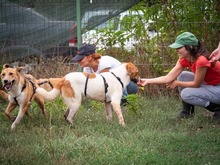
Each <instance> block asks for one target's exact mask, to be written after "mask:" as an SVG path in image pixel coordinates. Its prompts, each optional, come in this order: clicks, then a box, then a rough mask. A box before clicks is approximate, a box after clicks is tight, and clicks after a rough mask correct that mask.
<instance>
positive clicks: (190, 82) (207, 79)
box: [139, 32, 220, 120]
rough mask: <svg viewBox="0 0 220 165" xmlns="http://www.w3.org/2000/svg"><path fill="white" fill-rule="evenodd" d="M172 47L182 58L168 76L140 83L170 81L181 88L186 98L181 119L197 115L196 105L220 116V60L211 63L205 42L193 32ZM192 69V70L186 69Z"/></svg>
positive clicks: (219, 117) (169, 85) (164, 82)
mask: <svg viewBox="0 0 220 165" xmlns="http://www.w3.org/2000/svg"><path fill="white" fill-rule="evenodd" d="M169 47H171V48H174V49H176V52H177V54H178V56H179V59H178V61H177V63H176V65H175V66H174V67H173V68H172V70H171V71H170V72H169V73H168V74H167V75H165V76H161V77H157V78H151V79H146V78H144V79H141V81H140V82H139V85H141V86H145V85H148V84H166V85H167V87H168V88H175V87H178V89H179V92H180V97H181V99H182V106H183V107H182V111H181V112H180V114H179V117H180V118H188V117H192V116H193V115H194V106H200V107H204V108H206V109H208V110H209V111H212V112H214V115H213V119H214V120H219V119H220V105H219V104H220V97H219V94H220V63H219V62H218V61H217V62H216V63H214V64H212V63H210V62H209V53H208V52H207V50H206V48H205V47H204V45H203V44H202V43H201V42H200V41H198V39H197V38H196V37H195V35H193V34H192V33H190V32H184V33H182V34H180V35H179V36H177V38H176V40H175V43H173V44H172V45H170V46H169ZM186 68H189V69H190V70H191V71H192V72H189V71H185V69H186Z"/></svg>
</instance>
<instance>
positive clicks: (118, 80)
mask: <svg viewBox="0 0 220 165" xmlns="http://www.w3.org/2000/svg"><path fill="white" fill-rule="evenodd" d="M111 73H112V74H113V75H114V76H115V78H117V79H118V81H119V82H120V83H121V86H122V89H124V84H123V82H122V81H121V79H120V78H119V77H118V76H116V75H115V74H114V73H113V72H111Z"/></svg>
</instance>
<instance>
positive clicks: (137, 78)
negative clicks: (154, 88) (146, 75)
mask: <svg viewBox="0 0 220 165" xmlns="http://www.w3.org/2000/svg"><path fill="white" fill-rule="evenodd" d="M140 80H141V78H140V77H136V78H133V79H131V81H132V82H134V83H136V84H137V83H138V82H139V81H140Z"/></svg>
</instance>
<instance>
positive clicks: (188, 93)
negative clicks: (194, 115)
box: [180, 88, 192, 103]
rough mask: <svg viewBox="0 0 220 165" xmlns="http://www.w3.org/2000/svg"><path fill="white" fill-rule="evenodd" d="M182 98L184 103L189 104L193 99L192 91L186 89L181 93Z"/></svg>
mask: <svg viewBox="0 0 220 165" xmlns="http://www.w3.org/2000/svg"><path fill="white" fill-rule="evenodd" d="M180 97H181V99H182V100H183V101H185V102H187V103H188V102H189V101H190V100H191V99H192V93H191V90H190V89H188V88H184V89H183V90H182V91H181V93H180Z"/></svg>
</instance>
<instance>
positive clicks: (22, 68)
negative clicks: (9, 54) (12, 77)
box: [16, 67, 26, 73]
mask: <svg viewBox="0 0 220 165" xmlns="http://www.w3.org/2000/svg"><path fill="white" fill-rule="evenodd" d="M16 69H17V71H18V72H19V73H21V72H22V71H25V69H26V68H25V67H17V68H16Z"/></svg>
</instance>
